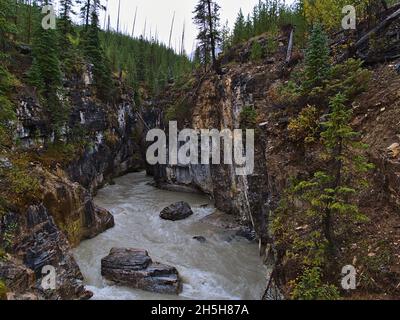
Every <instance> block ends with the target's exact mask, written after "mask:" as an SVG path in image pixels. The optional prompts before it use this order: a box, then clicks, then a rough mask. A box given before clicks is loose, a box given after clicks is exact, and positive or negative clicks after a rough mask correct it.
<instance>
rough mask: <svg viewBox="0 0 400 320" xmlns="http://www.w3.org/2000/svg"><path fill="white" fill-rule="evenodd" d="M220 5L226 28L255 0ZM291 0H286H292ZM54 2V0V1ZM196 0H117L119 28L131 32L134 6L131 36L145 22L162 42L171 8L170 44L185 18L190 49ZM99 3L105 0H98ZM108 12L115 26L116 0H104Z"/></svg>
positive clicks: (222, 1)
mask: <svg viewBox="0 0 400 320" xmlns="http://www.w3.org/2000/svg"><path fill="white" fill-rule="evenodd" d="M217 1H218V4H219V5H220V6H221V23H222V24H225V22H226V20H228V21H229V26H230V28H232V27H233V25H234V22H235V20H236V17H237V14H238V12H239V10H240V8H242V10H243V13H244V14H245V15H247V14H248V13H251V12H252V10H253V8H254V6H255V5H256V4H257V3H258V1H259V0H217ZM293 1H294V0H286V3H293ZM57 2H58V1H57ZM197 2H198V0H121V16H120V28H121V30H122V31H124V32H125V31H126V32H127V33H129V34H131V32H132V26H133V21H134V16H135V10H136V7H137V8H138V13H137V20H136V26H135V36H137V37H138V36H140V35H141V34H143V31H144V25H145V21H147V22H146V37H148V38H149V37H150V30H151V32H152V35H153V36H154V35H155V33H156V31H157V33H158V39H159V40H160V41H162V42H164V43H166V44H168V40H169V32H170V28H171V21H172V16H173V13H174V11H175V24H174V30H173V34H172V41H171V46H172V47H174V48H176V49H177V50H178V49H179V48H178V47H179V43H180V39H181V37H182V29H183V24H184V22H185V25H186V27H185V30H186V31H185V50H186V52H188V53H191V52H192V51H193V44H194V41H195V38H196V35H197V29H196V26H195V25H194V24H193V21H192V17H193V13H192V12H193V10H194V7H195V5H196V3H197ZM102 3H103V4H106V3H107V0H102ZM104 14H105V13H104V12H103V13H102V14H101V17H100V24H101V26H102V27H103V26H104V21H105V20H104V18H105V17H104ZM107 14H109V15H110V16H111V26H112V28H113V29H116V26H117V16H118V0H108V12H107Z"/></svg>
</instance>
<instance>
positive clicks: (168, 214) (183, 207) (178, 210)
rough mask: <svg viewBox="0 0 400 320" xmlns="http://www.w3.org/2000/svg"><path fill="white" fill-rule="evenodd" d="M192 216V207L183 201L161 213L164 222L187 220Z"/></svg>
mask: <svg viewBox="0 0 400 320" xmlns="http://www.w3.org/2000/svg"><path fill="white" fill-rule="evenodd" d="M192 214H193V211H192V209H191V208H190V205H189V204H188V203H186V202H183V201H181V202H177V203H175V204H171V205H170V206H169V207H166V208H165V209H164V210H163V211H161V213H160V217H161V219H164V220H171V221H178V220H183V219H186V218H188V217H190V216H191V215H192Z"/></svg>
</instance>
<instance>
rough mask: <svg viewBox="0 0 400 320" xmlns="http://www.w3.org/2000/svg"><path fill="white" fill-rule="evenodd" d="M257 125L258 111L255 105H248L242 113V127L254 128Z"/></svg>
mask: <svg viewBox="0 0 400 320" xmlns="http://www.w3.org/2000/svg"><path fill="white" fill-rule="evenodd" d="M256 125H257V111H256V110H255V109H254V107H253V106H246V107H244V108H243V110H242V112H241V113H240V127H241V128H242V129H254V128H255V126H256Z"/></svg>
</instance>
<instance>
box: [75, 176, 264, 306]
mask: <svg viewBox="0 0 400 320" xmlns="http://www.w3.org/2000/svg"><path fill="white" fill-rule="evenodd" d="M151 181H152V180H151V179H150V178H148V177H146V176H145V174H144V173H132V174H129V175H126V176H124V177H121V178H118V179H116V180H115V182H116V184H115V185H112V186H107V187H105V188H104V189H102V190H100V191H99V193H98V195H97V197H96V198H95V202H96V204H97V205H99V206H101V207H104V208H106V209H108V210H110V211H111V213H113V215H114V217H115V224H116V225H115V227H114V228H113V229H110V230H108V231H107V232H105V233H103V234H101V235H99V236H97V237H96V238H94V239H91V240H87V241H84V242H82V243H81V244H80V246H79V247H78V248H77V249H75V250H74V256H75V258H76V260H77V262H78V264H79V266H80V268H81V270H82V273H83V275H84V277H85V284H86V286H87V288H88V289H89V290H91V291H93V293H94V297H93V299H122V300H141V299H157V300H158V299H160V300H161V299H176V297H175V296H168V295H159V294H153V293H149V292H144V291H141V290H134V289H130V288H127V287H121V286H117V285H114V284H111V283H109V282H108V281H106V280H105V279H103V278H102V276H101V272H100V261H101V259H102V258H103V257H105V256H106V255H108V253H109V251H110V249H111V248H113V247H122V248H124V247H127V248H140V249H146V250H148V251H149V254H150V256H151V257H152V259H153V260H154V261H158V262H162V263H166V264H170V265H173V266H175V267H176V268H177V269H178V271H179V273H180V275H181V276H182V278H183V281H184V284H183V292H182V294H181V295H180V296H179V297H178V298H179V299H205V300H209V299H233V300H240V299H260V298H261V295H262V293H263V288H264V286H265V275H266V270H265V268H264V266H263V264H262V262H261V259H260V257H259V255H258V246H257V245H256V244H254V243H250V242H249V241H248V240H246V239H243V238H239V237H234V236H233V235H234V232H233V231H228V230H225V229H222V228H219V227H216V226H213V225H210V224H209V223H206V222H204V220H203V218H205V217H206V216H208V215H210V214H212V213H213V212H214V211H215V208H214V206H213V204H212V202H211V201H210V200H209V199H208V198H207V197H206V196H203V195H198V194H189V193H179V192H171V191H165V190H159V189H157V188H155V187H153V186H151V185H149V182H151ZM178 201H186V202H188V203H189V204H190V205H191V206H192V209H193V211H194V215H193V216H191V217H190V218H188V219H186V220H184V221H179V222H170V221H164V220H161V219H160V217H159V213H160V211H161V210H162V209H163V208H165V207H166V206H168V205H170V204H171V203H175V202H178ZM205 205H207V206H205ZM195 236H202V237H205V238H206V239H207V241H206V242H205V243H200V242H199V241H197V240H194V239H193V237H195Z"/></svg>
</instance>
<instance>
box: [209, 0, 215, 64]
mask: <svg viewBox="0 0 400 320" xmlns="http://www.w3.org/2000/svg"><path fill="white" fill-rule="evenodd" d="M207 6H208V24H209V27H210V43H211V56H212V64H213V67H214V68H215V67H216V65H217V58H216V56H215V34H214V26H213V15H212V10H211V0H207Z"/></svg>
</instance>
